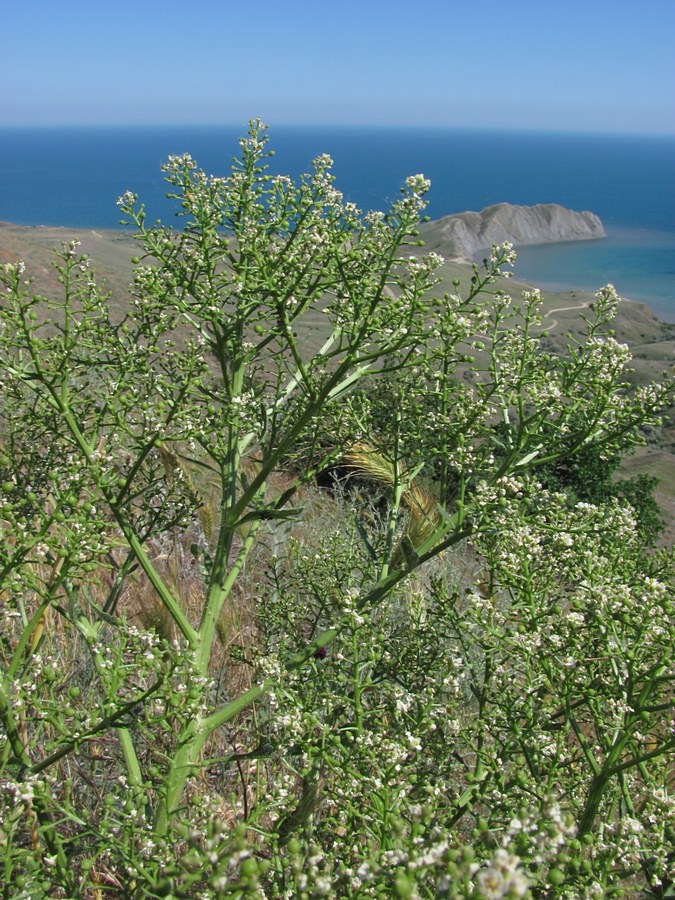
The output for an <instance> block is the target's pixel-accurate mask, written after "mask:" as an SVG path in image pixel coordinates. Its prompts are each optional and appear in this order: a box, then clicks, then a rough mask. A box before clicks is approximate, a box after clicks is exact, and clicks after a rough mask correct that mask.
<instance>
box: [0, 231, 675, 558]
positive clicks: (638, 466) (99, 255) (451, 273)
mask: <svg viewBox="0 0 675 900" xmlns="http://www.w3.org/2000/svg"><path fill="white" fill-rule="evenodd" d="M73 239H76V240H79V241H80V242H81V244H80V248H79V249H80V251H81V252H82V253H86V254H87V255H89V256H90V257H91V258H92V264H93V268H94V269H95V270H96V272H97V274H98V276H99V282H100V284H101V285H102V287H103V289H104V290H106V291H108V292H110V294H111V311H112V313H113V315H117V314H120V316H121V315H123V314H124V311H125V306H126V304H127V303H128V300H129V289H128V286H129V283H130V282H131V280H132V275H133V268H134V266H133V264H132V262H131V259H132V257H133V256H134V255H135V252H136V250H137V244H136V241H135V239H134V234H133V232H132V231H131V230H124V229H101V228H98V229H93V228H89V229H77V228H69V227H67V226H53V225H47V226H40V225H14V224H12V223H10V222H0V264H2V263H5V262H16V261H17V260H19V259H23V260H24V261H25V263H26V267H27V270H28V272H29V273H30V274H31V275H33V276H35V283H34V285H33V287H32V290H34V291H35V292H36V293H40V294H43V295H45V296H49V295H50V294H51V295H54V292H57V293H58V292H60V291H61V290H62V287H61V285H60V284H59V283H58V280H57V277H56V272H55V270H54V267H53V265H52V260H53V249H54V247H59V246H60V244H61V243H68V242H69V241H70V240H73ZM549 246H552V245H549ZM481 259H482V257H481ZM472 266H473V263H472V261H471V260H468V259H466V258H461V257H460V258H458V259H454V260H451V259H450V258H449V257H448V258H447V259H446V262H445V264H444V265H443V267H442V269H441V270H440V277H441V281H440V283H439V285H438V290H439V294H440V295H442V293H445V292H447V293H452V292H454V291H456V290H457V287H455V285H454V280H455V279H459V281H460V285H461V286H460V290H462V291H466V290H467V288H468V286H469V282H470V278H471V276H472V274H473V268H472ZM602 286H603V285H598V286H597V288H596V290H597V289H598V288H599V287H602ZM533 287H539V288H540V289H541V290H542V295H543V297H544V303H543V307H542V314H543V318H544V322H545V323H546V324H545V326H544V327H545V329H546V331H545V337H546V342H547V344H548V347H549V348H550V349H552V350H555V351H556V352H564V348H565V347H566V346H567V343H568V341H569V338H570V337H571V338H572V339H574V338H575V337H576V336H578V335H580V334H581V332H582V326H583V322H582V320H581V318H580V315H579V313H580V312H583V310H584V309H585V308H586V307H587V306H588V304H589V303H591V302H592V301H593V297H594V291H589V290H585V289H583V288H570V289H567V290H562V291H561V290H553V291H552V290H549V289H547V288H546V287H545V285H543V284H542V283H541V281H540V280H535V279H531V278H527V277H525V276H522V275H521V274H520V271H519V266H518V262H516V265H515V271H514V276H513V279H512V281H510V282H509V290H510V292H511V293H512V294H513V296H514V298H516V297H517V296H518V294H519V292H520V291H522V290H528V289H532V288H533ZM622 299H623V300H624V302H623V303H622V304H620V306H619V311H618V314H617V318H616V320H615V336H616V339H617V340H619V341H622V342H625V343H627V344H628V345H629V346H630V348H631V351H632V353H633V362H632V368H633V374H632V376H631V381H633V383H635V384H645V383H648V382H650V381H659V380H660V379H661V378H662V374H663V372H664V370H668V369H670V368H671V367H672V360H673V358H675V323H672V322H667V321H665V320H664V319H663V318H661V317H659V316H658V314H657V313H656V312H655V311H654V310H653V309H652V307H651V306H650V305H649V304H648V303H645V302H644V301H642V300H639V299H634V298H622ZM542 324H543V323H542ZM318 333H319V326H317V327H316V328H312V327H311V326H310V327H309V328H308V331H307V333H306V335H305V338H306V339H307V340H308V341H311V340H316V335H317V334H318ZM542 336H544V335H542ZM674 449H675V409H673V410H671V411H670V420H667V421H666V424H665V425H664V427H663V429H662V433H661V435H660V438H659V440H658V443H657V444H652V445H651V446H649V447H643V448H639V449H638V450H637V452H636V453H635V454H633V455H632V456H630V457H628V458H627V459H626V461H625V464H624V467H623V472H624V474H625V475H636V474H642V473H644V474H648V475H656V476H657V477H658V478H659V480H660V485H659V487H658V489H657V491H656V496H657V500H658V502H659V505H660V507H661V510H662V513H663V515H664V517H665V518H666V521H667V523H668V527H667V532H666V534H665V535H664V539H663V541H662V543H663V544H664V545H668V544H672V542H673V540H674V539H675V460H674V459H673V451H674Z"/></svg>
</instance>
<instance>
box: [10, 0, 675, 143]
mask: <svg viewBox="0 0 675 900" xmlns="http://www.w3.org/2000/svg"><path fill="white" fill-rule="evenodd" d="M674 47H675V0H408V2H405V3H404V2H401V0H332V2H322V0H182V2H176V0H2V2H1V3H0V124H5V125H9V124H11V125H14V124H37V125H48V124H49V125H51V124H122V123H129V124H135V123H148V124H154V123H156V124H164V123H175V124H191V123H209V124H216V123H223V124H241V123H244V122H245V121H246V120H248V119H249V118H252V117H254V116H257V115H260V116H262V117H263V119H264V120H265V121H267V122H268V123H270V124H272V125H274V124H281V123H301V124H343V123H344V124H363V123H368V124H374V125H382V124H392V125H397V124H401V125H444V126H446V125H447V126H480V127H482V126H485V127H498V128H543V129H562V130H580V131H617V132H638V133H639V132H644V133H670V134H673V133H675V52H674V50H673V48H674Z"/></svg>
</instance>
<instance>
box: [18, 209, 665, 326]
mask: <svg viewBox="0 0 675 900" xmlns="http://www.w3.org/2000/svg"><path fill="white" fill-rule="evenodd" d="M436 221H438V220H436ZM22 234H24V235H25V234H30V235H35V236H39V239H40V243H41V244H43V245H44V244H45V243H47V241H48V240H51V241H52V242H53V243H52V244H51V246H58V245H59V243H60V242H61V241H62V240H64V239H66V238H68V237H70V236H72V237H73V238H75V239H77V240H80V241H81V242H82V246H83V252H86V253H88V254H89V255H91V256H92V262H93V263H94V264H96V263H97V259H96V249H98V248H100V247H101V245H102V244H103V245H105V243H106V242H108V243H109V244H112V245H114V246H115V247H116V248H117V249H121V247H122V246H123V245H125V244H127V245H128V247H129V249H131V248H132V247H135V244H134V234H135V231H134V230H133V229H132V228H131V227H129V226H122V225H120V226H119V227H118V228H102V227H100V226H99V227H98V228H77V227H71V226H69V225H44V224H38V225H20V224H18V223H15V222H10V221H7V220H0V257H6V256H7V252H6V249H5V246H4V245H5V241H3V240H2V238H3V237H4V238H8V237H9V238H10V243H12V244H15V243H17V242H18V241H19V240H20V236H21V235H22ZM609 237H610V238H611V229H610V234H609ZM11 238H14V240H11ZM90 240H91V241H92V244H93V246H87V245H88V243H89V241H90ZM606 240H607V238H590V239H588V238H587V239H579V240H569V241H555V242H543V243H538V244H527V245H520V246H519V245H514V247H515V250H516V253H517V254H518V255H520V253H521V252H522V250H526V251H527V250H531V249H533V250H535V251H539V250H542V249H543V250H544V252H553V253H555V251H556V248H559V247H560V246H566V247H569V246H570V245H573V246H577V245H588V244H592V243H602V242H604V241H606ZM18 249H19V248H18V247H17V250H18ZM486 251H489V247H486V248H484V249H483V250H481V251H477V253H476V255H475V257H474V258H473V259H471V258H469V257H467V256H462V255H453V256H447V257H446V262H447V263H450V264H452V265H457V266H462V267H472V266H473V265H474V264H475V263H478V264H479V265H480V263H481V261H482V258H483V255H484V254H485V252H486ZM132 255H133V254H132ZM115 256H118V254H115ZM10 261H12V260H10V259H9V258H0V264H1V263H2V262H10ZM103 264H104V268H107V266H105V260H104V261H103ZM114 264H117V265H124V260H123V259H121V258H117V259H115V260H114ZM124 268H127V266H124ZM128 269H129V271H131V263H130V260H129V261H128ZM513 278H514V281H515V282H517V283H518V284H519V285H523V286H524V287H526V288H528V289H532V288H539V289H540V290H541V291H542V293H552V294H567V295H570V294H574V293H583V294H594V293H595V292H596V291H598V290H600V288H602V287H604V286H605V284H606V283H607V282H606V281H605V282H604V283H602V284H597V285H596V286H594V287H589V286H586V285H584V284H580V283H578V282H559V281H553V280H548V279H546V278H536V277H534V278H533V277H531V276H529V275H521V274H520V271H519V265H518V260H516V265H515V268H514V273H513ZM618 293H619V296H620V298H621V300H622V301H623V302H625V303H630V304H632V305H635V306H642V307H644V308H645V309H646V310H648V312H649V314H650V315H652V316H653V317H654V318H655V319H656V320H658V321H659V322H660V323H662V324H663V325H666V326H668V325H675V309H673V312H672V313H671V314H670V315H668V314H664V312H663V311H662V310H660V309H655V308H654V306H653V305H652V303H651V302H650V301H649V300H645V299H641V298H639V297H635V296H628V295H625V294H623V293H622V292H621V291H620V290H618ZM570 308H571V307H570ZM579 308H580V309H581V308H583V306H580V307H579Z"/></svg>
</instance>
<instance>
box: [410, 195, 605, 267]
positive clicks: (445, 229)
mask: <svg viewBox="0 0 675 900" xmlns="http://www.w3.org/2000/svg"><path fill="white" fill-rule="evenodd" d="M420 237H422V238H423V239H424V242H425V245H426V247H427V249H429V250H438V251H439V252H440V253H442V254H443V255H444V256H447V257H451V256H452V257H464V258H466V259H471V258H473V256H474V255H475V254H476V253H478V251H479V250H483V249H485V248H489V247H491V246H492V245H493V244H501V243H502V242H503V241H511V243H512V244H514V245H515V246H516V247H517V246H518V245H519V244H520V245H521V246H522V245H523V244H548V243H553V242H555V241H585V240H592V239H593V238H602V237H605V229H604V228H603V225H602V222H601V221H600V219H599V218H598V216H596V215H595V214H594V213H592V212H575V211H574V210H572V209H567V208H566V207H564V206H559V205H558V204H557V203H538V204H537V205H536V206H512V205H511V204H510V203H496V204H495V205H494V206H488V207H486V208H485V209H484V210H483V211H482V212H463V213H457V214H456V215H452V216H445V217H444V218H443V219H438V220H437V221H435V222H428V223H427V224H426V225H424V226H422V228H421V229H420Z"/></svg>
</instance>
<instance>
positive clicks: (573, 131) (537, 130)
mask: <svg viewBox="0 0 675 900" xmlns="http://www.w3.org/2000/svg"><path fill="white" fill-rule="evenodd" d="M251 121H254V120H252V119H247V120H246V121H244V122H234V121H229V122H224V121H223V122H214V121H208V122H206V121H204V122H180V121H165V122H1V121H0V129H6V130H17V131H18V130H21V129H25V130H37V129H40V130H45V131H48V130H58V129H61V130H72V129H88V130H104V129H113V128H122V129H133V128H138V129H143V130H151V129H160V128H227V129H242V128H246V126H247V125H248V124H249V122H251ZM263 123H264V124H265V125H266V126H267V127H268V128H269V129H270V130H274V129H276V128H298V129H301V128H302V129H316V130H321V129H324V128H329V129H335V130H340V129H345V130H357V129H358V130H364V131H378V130H398V131H483V132H491V133H495V132H499V133H504V134H522V133H531V134H550V135H563V134H565V135H579V136H581V135H585V136H589V137H590V136H593V137H631V138H670V139H675V130H674V131H620V130H614V129H590V128H579V127H571V128H552V127H545V126H536V125H524V126H504V125H461V124H437V123H434V124H431V123H408V122H387V123H380V124H377V125H374V124H372V123H366V122H318V123H317V122H283V121H272V122H268V121H265V120H263Z"/></svg>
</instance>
